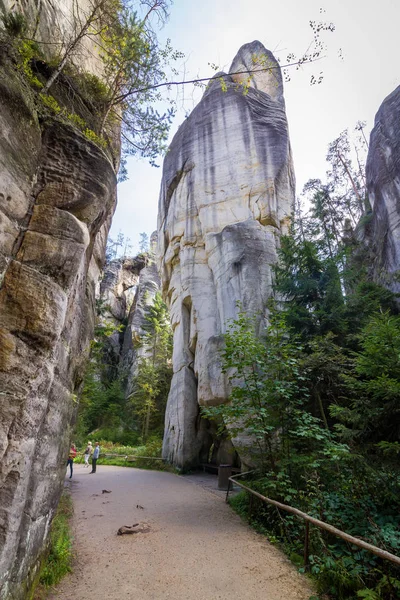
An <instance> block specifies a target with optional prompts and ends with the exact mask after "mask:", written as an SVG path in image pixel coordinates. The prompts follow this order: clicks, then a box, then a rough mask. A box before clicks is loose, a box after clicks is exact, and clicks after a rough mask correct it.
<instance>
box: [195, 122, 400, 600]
mask: <svg viewBox="0 0 400 600" xmlns="http://www.w3.org/2000/svg"><path fill="white" fill-rule="evenodd" d="M358 157H359V155H358ZM328 164H329V166H330V170H329V171H328V173H327V181H326V183H322V182H321V181H320V180H312V181H310V182H309V183H308V184H307V185H306V187H305V192H304V193H305V196H306V200H307V201H306V203H305V205H306V206H307V207H308V209H307V211H304V209H302V207H301V203H300V202H298V204H297V207H296V218H295V221H294V224H293V226H292V228H291V231H290V233H289V235H287V236H283V237H282V238H281V248H280V252H279V254H280V257H279V258H280V260H279V264H278V266H277V267H276V269H275V284H274V289H275V299H274V300H273V301H271V302H270V305H269V306H268V308H267V310H266V313H265V314H263V315H261V314H257V315H250V314H248V313H246V312H245V311H244V310H243V308H242V307H240V306H239V314H238V317H237V319H236V320H235V321H233V322H232V323H231V324H230V326H229V328H228V333H227V334H226V336H225V349H224V352H223V364H224V371H225V373H226V375H227V377H228V378H229V380H230V381H231V385H232V392H231V396H230V402H229V403H228V404H225V405H220V406H217V407H213V408H210V409H206V410H204V411H203V414H204V416H206V417H207V418H209V419H216V420H217V422H218V423H224V426H225V427H226V426H228V429H229V431H230V433H231V435H232V436H233V437H234V438H236V439H237V437H239V438H240V435H241V434H242V435H243V434H244V433H246V435H247V436H248V435H250V437H251V439H252V444H251V445H248V444H247V445H243V447H242V448H240V449H239V453H240V455H241V457H242V458H243V460H244V462H245V463H247V464H253V465H256V466H257V467H258V475H257V476H256V477H255V476H253V479H251V480H250V481H249V483H247V485H249V486H250V487H252V488H253V489H255V490H256V491H258V492H260V493H261V494H262V495H264V496H267V497H269V498H272V499H274V500H278V501H280V502H282V503H284V504H287V505H291V506H293V507H295V508H298V509H300V510H301V511H303V512H305V513H308V514H309V515H311V516H313V517H315V518H317V519H320V520H321V521H325V522H326V523H328V524H331V525H334V526H335V527H337V528H338V529H341V530H342V531H345V532H346V533H348V534H350V535H352V536H354V537H357V538H360V539H362V540H365V541H367V542H369V543H371V544H373V545H375V546H378V547H379V548H381V549H383V550H387V551H388V552H390V553H392V554H394V555H397V556H398V555H399V553H400V495H399V489H400V469H399V455H400V443H399V439H400V437H399V434H400V316H399V298H398V297H397V296H396V295H395V294H394V293H392V292H391V291H390V290H389V289H388V287H392V286H393V284H394V283H395V282H394V280H392V281H387V280H385V273H384V272H382V274H381V281H380V282H376V281H375V282H373V281H372V279H371V275H370V270H371V268H372V266H373V264H374V253H373V248H369V249H368V248H367V247H366V245H365V244H364V243H363V239H364V236H365V231H366V230H367V228H368V226H369V222H370V219H371V209H370V206H369V202H368V197H367V194H366V191H365V186H364V181H365V178H364V175H363V168H362V165H361V164H360V162H358V167H357V168H356V169H353V167H352V162H351V153H350V143H349V139H348V136H347V133H346V132H344V133H343V134H342V135H341V136H340V137H339V138H338V139H337V140H335V142H333V143H332V144H331V146H330V148H329V153H328ZM260 323H261V324H262V323H264V330H263V333H262V336H261V337H259V335H258V332H259V328H260ZM256 332H257V334H256ZM248 503H249V498H248V497H247V495H246V494H240V495H238V496H237V497H236V498H234V499H233V500H232V504H233V506H234V507H235V508H236V510H238V512H240V513H241V514H244V515H247V513H248V508H249V507H248ZM250 520H251V522H252V523H253V524H254V525H255V526H256V527H257V529H258V530H259V531H262V532H264V533H265V534H266V535H267V536H268V538H269V539H270V540H271V541H273V542H276V543H279V545H281V546H282V547H283V548H284V550H285V551H286V552H287V553H288V555H289V556H290V557H291V559H292V560H293V561H294V562H295V563H296V564H297V565H298V566H299V568H300V569H301V570H302V571H305V570H306V567H305V565H304V561H303V549H304V539H305V524H304V522H303V521H302V520H300V519H298V518H297V517H295V516H294V515H290V514H288V513H285V512H282V511H280V510H278V509H277V508H275V507H273V506H270V505H266V504H263V503H260V502H256V504H254V505H253V506H252V507H251V516H250ZM309 551H310V556H309V572H310V574H311V575H312V577H313V578H314V579H315V580H316V582H317V586H318V590H319V593H320V594H328V595H329V596H330V597H331V598H333V599H338V600H344V599H359V598H364V599H366V600H379V599H385V600H395V599H397V598H399V597H400V569H399V568H398V567H397V566H396V565H395V564H393V563H391V562H389V561H387V560H383V559H382V558H379V557H378V556H375V555H374V554H371V553H369V552H367V551H366V550H362V549H359V548H357V547H355V546H352V545H349V544H348V543H347V542H345V541H343V540H341V539H340V538H338V537H335V536H333V535H332V534H329V533H328V532H326V531H323V530H321V529H319V528H317V527H314V526H311V528H310V549H309Z"/></svg>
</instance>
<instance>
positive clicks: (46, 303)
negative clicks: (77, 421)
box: [0, 2, 116, 600]
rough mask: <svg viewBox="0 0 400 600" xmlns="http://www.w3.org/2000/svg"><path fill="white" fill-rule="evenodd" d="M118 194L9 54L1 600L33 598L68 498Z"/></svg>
mask: <svg viewBox="0 0 400 600" xmlns="http://www.w3.org/2000/svg"><path fill="white" fill-rule="evenodd" d="M55 4H56V5H57V3H50V2H48V3H47V2H44V3H38V5H42V8H43V10H45V9H46V7H47V5H49V6H50V5H51V6H52V7H53V8H52V10H54V5H55ZM58 4H59V6H60V7H61V5H63V10H64V11H65V9H66V5H65V3H64V4H63V3H61V2H60V3H58ZM32 5H33V3H26V6H29V7H31V6H32ZM28 16H29V15H28ZM115 190H116V175H115V170H114V166H113V164H112V163H111V161H110V160H109V158H108V157H107V155H106V154H105V153H104V152H103V151H102V150H101V149H100V148H98V147H97V146H96V145H94V144H93V143H91V142H90V141H88V140H87V139H86V138H85V137H83V136H82V134H81V133H79V131H78V130H76V129H74V128H73V127H72V126H70V125H68V124H67V123H63V122H60V121H57V120H56V119H50V118H49V119H47V120H46V121H43V120H39V116H38V113H37V110H36V108H35V103H34V102H33V101H32V95H31V93H30V90H29V86H26V85H24V83H23V82H22V81H21V78H20V77H19V76H18V73H17V72H16V71H15V69H14V68H13V65H12V64H11V63H10V62H9V61H8V60H7V57H6V56H5V55H2V56H1V58H0V397H1V402H0V411H1V418H0V598H2V599H3V598H4V599H5V598H7V599H8V598H13V599H16V600H19V599H21V600H22V599H25V598H27V597H28V590H29V588H30V585H31V582H32V580H33V579H34V577H35V573H36V570H37V566H38V562H39V560H40V557H41V554H42V552H43V549H44V547H45V544H46V539H47V534H48V531H49V526H50V523H51V519H52V517H53V514H54V510H55V508H56V506H57V502H58V498H59V495H60V493H61V489H62V485H63V479H64V476H65V468H66V458H67V455H68V448H69V444H70V434H71V426H72V424H73V420H74V415H75V412H76V406H77V402H76V396H77V394H78V393H79V390H80V386H81V383H82V378H83V374H84V369H85V362H86V359H87V354H88V345H89V341H90V339H91V337H92V333H93V326H94V315H95V289H96V286H97V284H98V279H99V275H100V271H101V268H102V264H103V259H104V251H105V243H106V237H107V233H108V228H109V225H110V222H111V216H112V214H113V211H114V207H115V201H116V194H115Z"/></svg>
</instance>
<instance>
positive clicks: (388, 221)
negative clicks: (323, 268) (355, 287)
mask: <svg viewBox="0 0 400 600" xmlns="http://www.w3.org/2000/svg"><path fill="white" fill-rule="evenodd" d="M366 178H367V189H368V194H369V201H370V203H371V206H372V217H371V222H370V223H369V224H368V225H367V227H366V230H365V238H364V239H365V241H366V243H367V244H368V246H369V250H370V252H369V254H370V257H371V268H372V275H373V277H374V279H375V280H376V281H378V282H380V283H383V284H384V285H386V286H387V287H389V288H390V289H391V290H392V291H393V292H396V293H399V292H400V277H399V275H400V86H399V87H397V88H396V89H395V90H394V92H392V93H391V94H390V95H389V96H388V97H387V98H386V99H385V100H384V101H383V103H382V105H381V107H380V109H379V110H378V112H377V114H376V117H375V126H374V128H373V130H372V132H371V140H370V145H369V152H368V160H367V166H366Z"/></svg>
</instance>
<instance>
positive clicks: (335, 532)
mask: <svg viewBox="0 0 400 600" xmlns="http://www.w3.org/2000/svg"><path fill="white" fill-rule="evenodd" d="M253 472H254V471H247V472H246V473H240V474H239V475H235V476H232V477H229V482H230V483H232V484H233V483H234V484H236V485H238V486H239V487H241V488H242V489H244V490H246V492H248V493H249V494H251V495H252V496H255V497H257V498H259V499H260V500H262V501H263V502H265V503H266V504H271V505H272V506H276V508H279V509H281V510H284V511H285V512H288V513H291V514H292V515H296V517H299V518H300V519H303V520H304V521H305V522H306V530H305V540H304V565H305V566H307V565H308V555H309V550H308V549H309V536H310V523H311V524H312V525H316V526H317V527H319V528H320V529H325V531H329V533H332V534H333V535H336V536H337V537H339V538H341V539H342V540H345V541H346V542H349V543H350V544H354V545H355V546H358V547H359V548H362V549H363V550H368V551H369V552H372V553H373V554H375V555H376V556H379V557H380V558H384V559H386V560H390V561H391V562H392V563H395V564H396V565H400V557H399V556H396V555H395V554H391V553H390V552H387V551H386V550H382V548H378V547H377V546H373V545H372V544H369V543H368V542H364V540H360V539H358V538H355V537H353V536H352V535H349V534H348V533H345V532H344V531H341V530H340V529H337V527H333V525H329V524H328V523H325V522H324V521H320V520H319V519H316V518H315V517H312V516H311V515H308V514H307V513H304V512H302V511H301V510H299V509H298V508H294V507H293V506H289V505H288V504H282V502H277V501H276V500H272V499H271V498H267V497H266V496H263V495H262V494H260V493H259V492H256V491H255V490H252V489H251V488H249V487H248V486H246V485H244V484H243V483H241V482H240V481H237V478H238V477H243V476H244V475H248V474H249V473H253ZM229 492H230V485H229V486H228V490H227V492H226V501H228V497H229Z"/></svg>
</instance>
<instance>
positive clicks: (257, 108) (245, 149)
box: [158, 42, 295, 468]
mask: <svg viewBox="0 0 400 600" xmlns="http://www.w3.org/2000/svg"><path fill="white" fill-rule="evenodd" d="M267 67H271V68H270V69H269V70H267V71H265V70H262V69H266V68H267ZM261 70H262V71H261ZM241 71H249V72H250V73H253V74H252V76H251V79H250V85H249V88H248V90H246V92H245V93H244V91H243V87H241V85H240V83H241V82H243V80H246V81H247V79H248V76H247V75H244V74H235V73H237V72H241ZM230 73H231V75H230V76H226V75H224V74H223V83H221V81H222V80H221V74H218V75H216V76H215V78H214V79H213V80H212V81H211V83H210V85H209V86H208V89H207V90H206V92H205V94H204V96H203V98H202V100H201V102H200V103H199V104H198V106H197V107H196V108H195V109H194V111H193V112H192V114H191V115H190V116H189V118H188V119H187V120H186V121H185V122H184V123H183V124H182V125H181V127H180V129H179V130H178V132H177V134H176V135H175V137H174V139H173V141H172V144H171V146H170V150H169V152H168V154H167V156H166V159H165V161H164V169H163V179H162V187H161V193H160V202H159V218H158V219H159V220H158V234H159V249H160V260H161V276H162V285H163V292H164V295H165V298H166V299H167V303H168V305H169V308H170V313H171V320H172V327H173V331H174V355H173V368H174V376H173V380H172V385H171V391H170V394H169V399H168V405H167V412H166V422H165V437H164V448H163V452H164V457H165V458H167V459H168V460H169V461H170V462H172V463H173V464H175V465H177V466H179V467H182V468H187V467H190V466H191V465H194V464H196V463H198V461H199V460H200V459H201V457H202V456H203V458H206V456H207V453H208V447H207V444H209V436H208V433H207V431H206V427H205V424H204V423H202V422H201V420H200V418H199V405H207V404H218V403H221V402H225V401H226V400H227V396H228V391H227V387H226V382H225V380H224V376H223V374H222V373H221V365H220V349H221V345H222V334H223V333H224V332H225V331H226V327H227V323H228V321H229V319H232V318H234V317H235V316H236V314H237V306H236V303H237V302H238V301H240V302H241V304H242V306H243V308H244V309H245V310H246V311H249V312H252V313H260V315H264V314H265V305H266V302H267V300H268V298H269V297H270V295H271V285H272V269H271V266H272V265H273V264H274V263H275V262H276V259H277V246H278V245H279V237H280V235H281V234H282V232H286V231H287V227H288V223H289V219H290V214H291V209H292V203H293V200H294V186H295V184H294V174H293V166H292V158H291V151H290V142H289V134H288V125H287V120H286V113H285V104H284V100H283V85H282V78H281V73H280V69H279V66H278V64H277V62H276V60H275V59H274V57H273V55H272V54H271V53H270V52H269V51H268V50H266V49H265V48H264V46H263V45H262V44H260V42H253V43H251V44H247V45H245V46H243V47H242V48H241V49H240V50H239V52H238V54H237V56H236V57H235V59H234V61H233V63H232V66H231V69H230ZM263 321H264V319H263V317H260V326H261V325H262V323H263Z"/></svg>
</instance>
